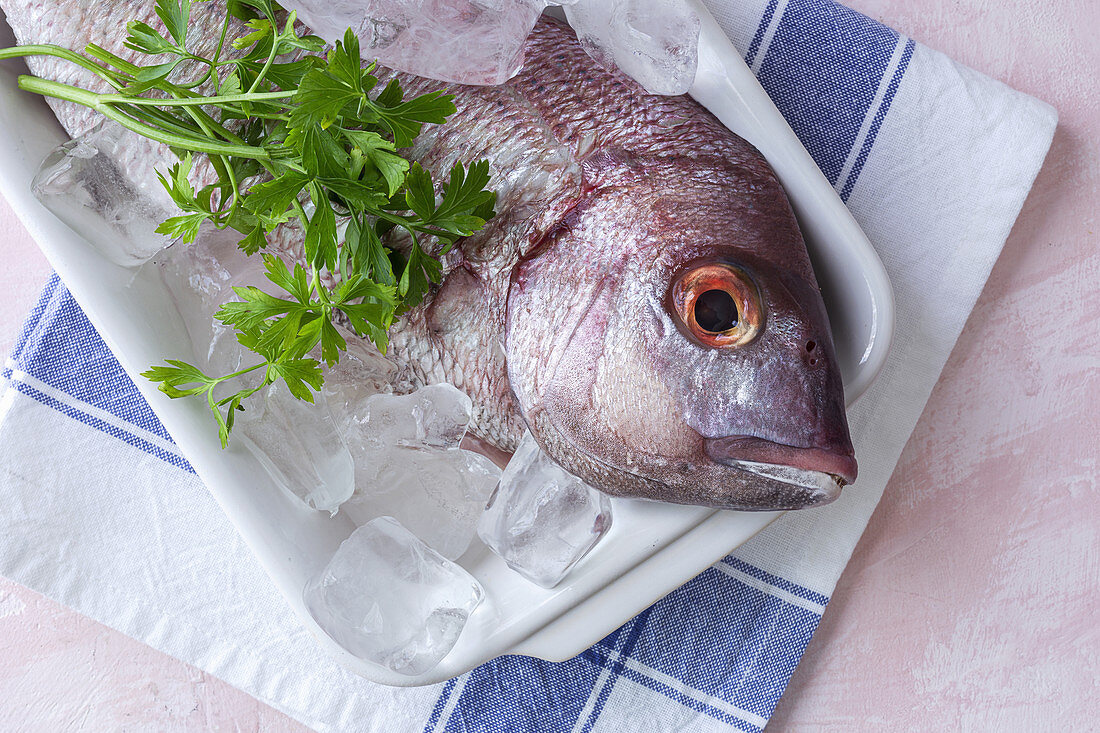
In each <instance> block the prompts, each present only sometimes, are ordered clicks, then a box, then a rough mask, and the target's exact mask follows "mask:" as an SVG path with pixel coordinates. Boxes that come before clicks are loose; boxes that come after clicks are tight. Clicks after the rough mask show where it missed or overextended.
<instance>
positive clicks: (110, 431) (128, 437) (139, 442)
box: [4, 369, 195, 473]
mask: <svg viewBox="0 0 1100 733" xmlns="http://www.w3.org/2000/svg"><path fill="white" fill-rule="evenodd" d="M4 376H5V377H9V378H10V377H11V370H10V369H5V370H4ZM11 386H12V388H13V389H15V390H17V391H18V392H20V393H21V394H24V395H26V396H27V397H30V398H31V399H33V400H35V401H37V402H41V403H42V404H43V405H46V406H47V407H52V408H53V409H55V410H57V411H58V412H60V413H62V414H63V415H65V416H67V417H70V418H72V419H73V420H76V421H77V422H81V423H83V424H85V425H87V426H88V427H91V428H95V429H96V430H99V431H100V432H103V433H106V434H107V435H110V436H113V437H115V438H118V439H119V440H121V441H122V442H124V443H126V444H128V445H131V446H133V447H135V448H137V449H139V450H142V451H144V452H146V453H148V454H149V455H151V456H155V457H156V458H159V459H160V460H162V461H164V462H165V463H168V464H171V465H173V466H175V467H176V468H179V469H181V470H184V471H187V472H188V473H194V472H195V470H194V469H193V468H191V464H190V463H188V462H187V460H186V459H184V458H183V457H182V456H180V455H178V454H176V453H171V452H169V451H166V450H164V449H163V448H161V447H160V446H158V445H154V444H152V443H150V442H149V441H147V440H145V439H144V438H140V437H138V436H136V435H134V434H133V433H130V432H127V431H125V430H123V429H121V428H119V427H118V426H116V425H111V424H110V423H108V422H105V421H103V420H101V419H99V418H98V417H95V416H93V415H89V414H88V413H86V412H83V411H81V410H78V409H76V408H75V407H72V406H70V405H66V404H64V403H62V402H60V401H58V400H56V399H54V398H53V397H50V396H49V395H47V394H43V393H42V392H39V391H38V390H37V389H35V388H34V387H32V386H30V385H29V384H27V383H26V382H16V381H13V382H12V385H11Z"/></svg>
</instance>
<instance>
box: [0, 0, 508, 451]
mask: <svg viewBox="0 0 1100 733" xmlns="http://www.w3.org/2000/svg"><path fill="white" fill-rule="evenodd" d="M196 1H197V2H209V1H211V0H196ZM226 4H227V14H226V19H225V22H224V23H223V25H222V28H221V34H220V37H219V39H218V41H217V44H216V47H215V50H214V52H213V54H212V55H211V56H209V57H206V56H202V55H198V54H196V53H195V52H194V46H195V44H193V43H190V42H189V41H190V38H189V32H190V30H191V23H190V18H191V7H192V0H155V10H156V14H157V17H158V18H159V19H160V21H161V22H162V23H163V25H164V29H165V30H164V32H161V31H160V30H158V29H156V28H153V27H152V26H150V25H148V24H146V23H143V22H139V21H132V22H130V23H129V24H128V25H127V31H128V36H127V38H126V41H125V46H126V48H127V49H129V50H131V51H134V52H136V53H137V54H140V55H142V56H144V57H148V60H149V63H147V64H144V65H142V64H136V63H133V62H131V61H128V60H126V59H123V58H121V57H119V56H118V55H116V54H113V53H111V52H110V51H108V50H107V49H105V48H102V47H100V46H98V45H95V44H91V45H88V46H87V47H86V48H85V49H84V53H83V54H80V53H76V52H74V51H71V50H69V49H65V48H62V47H59V46H53V45H31V46H21V47H16V48H12V49H0V58H10V57H14V56H27V55H48V56H55V57H58V58H62V59H65V60H67V61H70V62H72V63H75V64H77V65H79V66H81V67H83V68H84V69H87V70H88V71H91V72H92V73H94V74H95V75H96V76H97V77H99V78H100V79H102V80H103V81H105V82H106V83H107V84H108V85H109V86H110V87H111V89H112V91H111V92H108V93H96V92H92V91H89V90H87V89H83V88H80V87H76V86H72V85H67V84H62V83H59V82H55V81H51V80H48V79H42V78H39V77H35V76H28V75H25V76H21V77H20V78H19V86H20V88H21V89H24V90H26V91H29V92H34V93H37V94H41V95H44V96H48V97H56V98H58V99H64V100H68V101H71V102H75V103H77V104H81V105H84V106H86V107H90V108H92V109H94V110H97V111H98V112H100V113H102V114H103V115H104V116H105V117H107V118H109V119H111V120H113V121H115V122H117V123H118V124H120V125H122V126H123V127H125V128H127V129H129V130H132V131H134V132H137V133H139V134H141V135H144V136H145V137H148V138H151V139H153V140H157V141H159V142H162V143H164V144H166V145H169V146H171V148H172V149H173V150H174V151H176V152H177V154H178V156H179V158H180V160H179V162H178V163H176V164H174V165H173V166H171V167H170V168H169V170H167V171H162V172H158V173H157V175H158V176H159V178H160V180H161V183H162V184H163V185H164V188H165V189H166V190H167V191H168V193H169V194H170V195H171V197H172V199H173V200H174V201H175V203H176V205H177V206H178V207H179V209H180V213H179V214H178V215H176V216H173V217H171V218H169V219H168V220H166V221H164V222H163V223H162V224H160V226H159V227H158V228H157V231H158V232H159V233H161V234H165V235H167V236H169V237H173V238H176V239H178V240H179V241H181V242H184V243H188V242H192V241H194V240H195V238H196V236H197V235H198V232H199V228H200V227H201V226H203V225H204V224H206V223H207V222H209V225H213V226H214V227H217V228H219V229H225V228H232V229H234V230H236V231H238V232H240V233H241V235H242V239H241V241H240V244H239V246H240V248H241V249H242V250H243V251H244V252H245V253H247V254H249V255H256V254H259V255H260V256H262V257H263V262H264V271H265V275H266V278H267V281H268V283H267V285H266V286H265V288H264V289H261V288H259V287H256V286H249V287H235V288H233V290H234V292H235V293H236V295H237V297H238V298H240V300H239V301H233V302H229V303H225V304H224V305H223V306H222V307H221V309H220V310H219V311H218V312H217V314H216V315H215V318H217V319H218V320H219V321H221V322H222V323H224V324H225V325H227V326H231V327H233V328H234V329H235V330H236V335H237V340H238V341H239V342H240V343H241V345H242V346H243V347H244V348H245V349H247V350H248V351H250V352H252V353H254V354H255V355H257V357H259V361H258V362H257V363H256V364H254V365H252V366H249V367H246V368H244V369H241V370H240V371H237V372H234V373H232V374H228V375H222V376H212V375H207V374H205V373H204V372H203V371H202V370H201V369H199V368H198V367H196V366H194V365H192V364H189V363H187V362H184V361H181V360H178V359H167V360H166V361H165V364H164V365H161V366H155V367H153V368H151V369H149V370H148V371H146V372H143V374H142V376H144V377H146V378H148V379H150V380H152V381H154V382H157V383H158V384H159V389H160V390H161V391H162V392H164V393H165V394H167V395H168V396H169V397H172V398H180V397H188V396H203V397H205V399H206V401H207V404H208V405H209V407H210V409H211V411H212V412H213V414H214V417H215V419H216V420H217V423H218V428H219V434H220V436H221V441H222V445H223V446H225V445H227V444H228V441H229V434H230V431H231V430H232V428H233V423H234V417H235V415H236V413H237V411H238V410H239V409H242V408H241V403H242V402H243V401H244V400H246V399H247V398H249V397H251V396H252V395H254V394H256V393H257V392H259V391H260V390H261V389H263V388H264V387H265V386H267V385H269V384H271V383H273V382H275V381H277V380H282V381H284V382H285V383H286V386H287V388H288V389H289V391H290V392H291V393H292V394H293V395H294V396H295V397H297V398H299V399H303V400H307V401H309V402H312V401H313V393H314V392H315V391H317V390H319V389H320V388H321V385H322V383H323V380H324V373H323V371H322V368H321V363H322V362H324V364H326V365H328V366H332V365H334V364H336V363H337V362H338V361H339V359H340V354H341V353H342V352H343V351H344V350H345V349H346V347H347V344H346V341H345V338H344V336H343V335H341V332H340V330H339V329H338V328H337V327H336V322H337V321H338V320H340V321H343V322H344V323H347V324H349V325H350V327H351V329H352V330H353V331H354V332H355V333H356V334H357V335H359V336H361V337H365V338H369V339H370V340H371V341H372V342H374V343H375V344H376V345H377V347H378V348H379V349H380V350H382V351H383V352H384V351H385V350H386V348H387V345H388V338H387V332H388V330H389V328H390V326H391V325H392V323H393V320H394V318H395V317H396V316H397V315H399V314H400V313H401V312H403V311H404V310H407V309H408V308H410V307H412V306H414V305H415V304H416V303H417V302H419V301H420V300H421V299H422V298H423V297H424V295H425V294H426V293H427V292H428V289H429V288H430V287H431V283H433V282H438V281H439V279H440V276H441V271H442V270H441V264H440V262H439V259H438V256H439V255H441V254H444V253H446V252H447V250H448V249H449V248H450V247H451V246H452V245H453V244H454V243H455V242H456V241H458V240H459V239H461V238H462V237H466V236H469V235H471V234H473V233H474V232H476V231H477V230H479V229H480V228H481V227H483V226H484V225H485V222H486V220H488V219H489V218H490V217H492V216H493V213H494V212H493V207H494V204H495V198H496V197H495V194H494V193H493V192H492V191H490V190H488V189H487V188H486V186H487V185H488V183H489V166H488V163H487V162H486V161H479V162H476V163H473V164H471V165H469V166H468V167H466V166H464V165H462V164H461V163H456V164H455V165H454V167H453V168H452V169H451V170H450V174H449V176H448V178H447V179H446V180H445V181H435V180H433V178H432V176H431V174H430V173H429V172H428V171H426V170H424V169H423V168H422V167H421V166H420V165H419V164H418V163H411V164H410V162H409V161H408V160H407V159H406V158H405V157H404V156H403V155H402V154H401V150H402V149H403V148H407V147H408V146H409V145H411V144H412V143H413V141H414V140H415V139H416V137H417V136H418V135H419V134H420V132H421V130H422V129H423V127H424V125H426V124H443V123H444V122H446V120H447V118H448V116H450V115H451V114H453V113H454V112H455V106H454V103H453V97H452V96H450V95H447V94H444V93H442V92H431V93H428V94H422V95H420V96H416V97H413V98H411V99H405V97H404V92H403V90H402V88H401V85H400V83H399V82H398V81H397V80H396V79H393V80H391V81H390V82H389V83H387V84H385V85H384V86H382V88H381V89H379V88H378V87H379V79H378V77H377V76H376V75H375V73H374V72H375V71H376V67H375V66H374V64H368V65H366V66H364V65H363V64H362V62H361V61H360V56H359V50H360V49H359V41H358V39H357V38H356V36H355V34H353V33H352V32H351V30H350V29H349V30H348V31H347V32H346V33H345V34H344V38H343V40H342V41H340V42H337V43H336V44H335V45H334V46H332V47H326V44H325V43H324V41H322V40H321V39H320V38H317V37H316V36H313V35H309V34H305V33H302V32H301V31H300V29H299V28H300V27H299V26H298V25H297V23H296V17H295V13H294V12H289V13H287V12H285V11H283V10H282V8H280V7H279V6H278V5H276V4H275V3H274V2H273V1H272V0H226ZM232 18H236V19H238V20H240V21H242V22H243V23H244V27H245V29H246V31H247V32H246V33H244V34H243V35H240V36H239V37H236V38H230V35H231V34H230V29H231V28H232V27H234V26H233V24H232V22H231V19H232ZM229 47H231V48H232V49H234V51H235V52H234V53H232V54H227V53H226V51H227V48H229ZM326 48H327V52H326ZM200 154H201V155H206V156H207V157H208V158H209V160H210V163H211V164H212V166H213V168H214V170H215V172H216V173H217V180H216V181H215V182H214V183H213V184H211V185H208V186H205V187H203V188H201V189H199V190H195V188H194V187H193V186H192V185H191V183H190V180H189V176H190V174H191V171H192V168H193V165H194V157H193V156H195V155H200ZM437 192H438V195H437ZM282 226H297V227H299V228H300V229H301V232H302V236H303V242H304V247H303V248H304V262H302V263H297V264H294V266H293V267H288V266H287V264H286V263H285V262H283V261H282V260H281V259H279V258H278V257H275V256H273V255H271V254H267V253H264V252H262V250H264V249H265V248H266V246H267V243H268V237H269V235H271V233H272V232H274V231H275V230H276V229H277V228H279V227H282ZM396 241H401V242H402V246H401V247H400V248H398V247H395V246H392V245H391V243H392V242H396ZM326 283H327V284H326ZM271 286H274V287H271ZM271 293H276V294H271ZM318 345H319V346H320V349H319V350H320V359H318V358H316V357H315V356H313V355H312V354H315V353H316V349H317V347H318ZM261 370H262V379H260V380H258V381H257V380H255V379H252V380H240V379H237V378H238V377H241V376H243V375H245V374H248V373H250V372H257V373H259V372H260V371H261ZM245 381H247V382H248V383H249V384H250V385H251V386H247V387H243V388H237V387H238V386H239V385H240V384H242V383H244V382H245ZM226 388H228V389H229V390H235V391H230V392H229V393H228V394H222V392H223V391H225V390H226Z"/></svg>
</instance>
